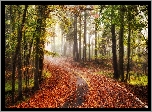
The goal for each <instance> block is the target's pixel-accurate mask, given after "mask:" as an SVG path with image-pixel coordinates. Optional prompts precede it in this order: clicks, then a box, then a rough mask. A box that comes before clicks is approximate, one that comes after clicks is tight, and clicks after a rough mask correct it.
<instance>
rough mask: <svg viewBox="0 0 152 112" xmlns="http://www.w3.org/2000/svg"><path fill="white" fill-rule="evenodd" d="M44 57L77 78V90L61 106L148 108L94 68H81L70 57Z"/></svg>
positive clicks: (121, 86)
mask: <svg viewBox="0 0 152 112" xmlns="http://www.w3.org/2000/svg"><path fill="white" fill-rule="evenodd" d="M45 59H46V60H49V61H50V62H52V63H53V64H55V65H57V66H58V67H60V68H62V69H64V70H66V71H68V72H72V73H73V74H74V76H71V77H72V78H74V79H77V82H76V86H77V90H76V91H75V92H74V94H73V95H71V96H70V97H68V98H67V99H68V100H67V101H66V102H65V103H64V105H63V106H62V107H61V108H69V107H70V108H91V107H93V108H108V107H111V108H148V106H147V105H145V104H144V103H143V102H142V101H141V100H140V99H139V98H137V97H136V96H134V95H133V94H132V93H130V91H128V90H127V89H126V88H125V87H124V86H123V85H120V84H119V83H118V82H117V81H116V80H114V79H111V78H107V77H105V76H102V75H98V74H97V72H96V71H94V69H87V68H83V69H82V67H80V66H78V64H77V63H76V62H73V61H72V59H70V58H67V59H65V58H52V57H48V56H46V57H45ZM69 62H70V63H69ZM63 63H64V64H63ZM72 78H71V79H72ZM71 81H72V80H71ZM95 88H97V89H95ZM115 88H116V89H115ZM109 101H110V102H109ZM89 102H91V103H89Z"/></svg>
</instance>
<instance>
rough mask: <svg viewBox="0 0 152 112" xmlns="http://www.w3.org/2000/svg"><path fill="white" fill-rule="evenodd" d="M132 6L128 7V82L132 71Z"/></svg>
mask: <svg viewBox="0 0 152 112" xmlns="http://www.w3.org/2000/svg"><path fill="white" fill-rule="evenodd" d="M130 26H131V6H128V45H127V46H128V50H127V58H128V62H127V74H126V80H125V82H127V80H128V77H129V70H130V36H131V27H130Z"/></svg>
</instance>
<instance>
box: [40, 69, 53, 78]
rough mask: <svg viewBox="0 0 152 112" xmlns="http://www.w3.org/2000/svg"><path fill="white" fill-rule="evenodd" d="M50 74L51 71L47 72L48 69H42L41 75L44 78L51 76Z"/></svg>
mask: <svg viewBox="0 0 152 112" xmlns="http://www.w3.org/2000/svg"><path fill="white" fill-rule="evenodd" d="M51 76H52V74H51V72H49V71H48V70H43V72H42V77H43V78H44V79H45V78H49V77H51Z"/></svg>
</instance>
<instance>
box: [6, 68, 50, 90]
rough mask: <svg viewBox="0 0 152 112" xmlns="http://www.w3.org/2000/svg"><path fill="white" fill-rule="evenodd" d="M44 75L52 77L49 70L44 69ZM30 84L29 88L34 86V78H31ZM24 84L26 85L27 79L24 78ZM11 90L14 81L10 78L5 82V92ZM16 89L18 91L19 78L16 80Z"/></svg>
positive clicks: (44, 76)
mask: <svg viewBox="0 0 152 112" xmlns="http://www.w3.org/2000/svg"><path fill="white" fill-rule="evenodd" d="M42 77H43V78H49V77H51V73H50V72H49V71H46V70H43V72H42ZM29 84H30V85H29V88H31V87H33V86H34V79H29ZM22 85H23V88H24V87H26V85H25V80H22ZM11 90H12V82H11V81H9V80H8V81H7V82H6V83H5V92H6V91H11ZM15 91H18V80H16V81H15Z"/></svg>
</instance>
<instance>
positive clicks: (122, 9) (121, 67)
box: [119, 5, 125, 81]
mask: <svg viewBox="0 0 152 112" xmlns="http://www.w3.org/2000/svg"><path fill="white" fill-rule="evenodd" d="M124 13H125V6H124V5H121V6H120V34H119V75H120V76H121V81H124V65H123V63H124V44H123V41H124V38H123V36H124Z"/></svg>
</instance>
